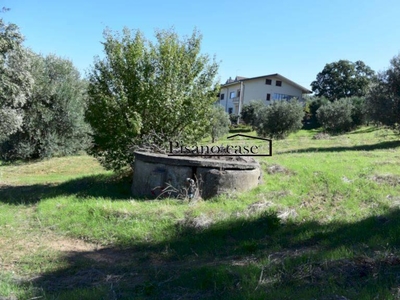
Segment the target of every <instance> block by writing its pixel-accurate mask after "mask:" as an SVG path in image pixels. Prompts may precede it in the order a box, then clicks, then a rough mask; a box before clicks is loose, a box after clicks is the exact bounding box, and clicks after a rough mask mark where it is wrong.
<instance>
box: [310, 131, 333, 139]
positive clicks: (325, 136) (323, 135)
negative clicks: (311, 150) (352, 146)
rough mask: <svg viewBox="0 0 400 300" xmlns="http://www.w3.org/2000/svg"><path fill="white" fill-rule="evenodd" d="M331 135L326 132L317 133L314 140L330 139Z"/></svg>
mask: <svg viewBox="0 0 400 300" xmlns="http://www.w3.org/2000/svg"><path fill="white" fill-rule="evenodd" d="M330 138H331V136H330V135H329V134H327V133H325V132H320V133H317V134H316V135H314V136H313V137H312V139H313V140H329V139H330Z"/></svg>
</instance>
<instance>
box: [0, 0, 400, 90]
mask: <svg viewBox="0 0 400 300" xmlns="http://www.w3.org/2000/svg"><path fill="white" fill-rule="evenodd" d="M0 6H1V7H8V8H10V9H11V10H10V11H9V12H7V13H5V14H2V17H3V18H4V19H5V20H6V21H8V22H12V23H15V24H17V25H18V26H19V27H20V30H21V32H22V34H23V35H24V36H25V38H26V41H25V45H26V46H28V47H30V48H31V49H32V50H34V51H35V52H40V53H43V54H49V53H55V54H57V55H59V56H61V57H64V58H68V59H71V60H72V61H73V62H74V64H75V66H76V67H77V68H78V69H79V70H80V71H81V72H82V73H83V74H84V72H85V70H88V69H89V68H90V66H91V65H92V63H93V57H94V56H96V55H99V56H100V57H101V56H102V53H103V52H102V51H103V50H102V45H101V41H103V36H102V33H103V30H104V29H105V28H106V27H109V28H110V29H112V30H115V31H121V30H122V29H123V27H128V28H130V29H140V30H141V31H142V32H143V33H144V34H145V36H146V37H148V38H152V37H153V34H154V29H157V28H158V29H168V28H171V27H174V28H175V30H176V32H178V34H180V35H189V34H191V33H192V31H193V29H194V28H197V29H198V30H199V31H200V32H201V33H202V34H203V44H202V45H203V46H202V51H203V53H207V54H210V56H211V57H212V56H213V55H215V56H216V59H217V61H220V62H221V63H220V70H219V76H220V80H221V82H225V80H226V79H227V78H228V77H229V76H231V77H232V78H233V77H235V76H236V75H240V76H245V77H253V76H260V75H266V74H271V73H280V74H281V75H283V76H285V77H288V78H289V79H291V80H293V81H295V82H297V83H299V84H301V85H303V86H305V87H306V88H309V87H310V83H311V82H312V81H313V80H314V79H315V77H316V75H317V73H318V72H320V71H321V70H322V69H323V67H324V66H325V64H326V63H330V62H333V61H337V60H339V59H347V60H350V61H356V60H362V61H364V62H365V63H366V64H367V65H369V66H370V67H371V68H372V69H374V70H375V71H381V70H384V69H385V68H387V67H388V66H389V61H390V59H391V58H392V57H393V56H395V55H397V54H399V51H400V30H399V28H400V18H399V17H398V13H399V11H400V1H398V0H380V1H378V0H363V1H360V0H330V1H328V0H319V1H318V0H312V1H311V0H302V1H300V0H280V1H276V0H275V1H271V0H263V1H260V0H254V1H236V0H231V1H218V0H215V1H208V0H207V1H205V0H203V1H189V0H186V1H180V0H179V1H174V0H170V1H158V0H157V1H156V0H147V1H134V0H132V1H127V0H114V1H103V0H97V1H91V0H86V1H76V0H69V1H55V0H52V1H48V0H0Z"/></svg>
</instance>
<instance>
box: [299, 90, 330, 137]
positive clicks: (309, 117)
mask: <svg viewBox="0 0 400 300" xmlns="http://www.w3.org/2000/svg"><path fill="white" fill-rule="evenodd" d="M328 102H329V100H328V98H325V97H312V98H310V99H309V100H308V101H307V102H306V105H305V107H304V111H305V120H304V122H305V123H306V124H305V126H304V127H306V129H312V128H318V127H321V124H320V123H319V122H318V119H317V110H318V109H319V108H320V107H321V106H322V105H324V104H326V103H328Z"/></svg>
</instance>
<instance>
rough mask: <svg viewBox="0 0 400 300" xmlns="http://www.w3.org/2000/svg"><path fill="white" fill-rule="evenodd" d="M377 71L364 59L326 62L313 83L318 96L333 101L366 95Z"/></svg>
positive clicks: (313, 88)
mask: <svg viewBox="0 0 400 300" xmlns="http://www.w3.org/2000/svg"><path fill="white" fill-rule="evenodd" d="M374 74H375V72H374V71H373V70H372V69H371V68H370V67H368V66H367V65H366V64H365V63H364V62H362V61H360V60H359V61H356V62H355V63H353V62H350V61H348V60H339V61H337V62H333V63H329V64H326V65H325V67H324V69H323V70H322V71H321V72H320V73H318V74H317V78H316V80H315V81H313V82H312V83H311V88H312V91H313V92H314V93H315V95H316V96H323V97H326V98H328V99H329V100H331V101H334V100H337V99H340V98H347V97H352V96H358V97H361V96H365V95H366V94H367V92H368V86H369V85H370V83H371V80H372V78H373V76H374Z"/></svg>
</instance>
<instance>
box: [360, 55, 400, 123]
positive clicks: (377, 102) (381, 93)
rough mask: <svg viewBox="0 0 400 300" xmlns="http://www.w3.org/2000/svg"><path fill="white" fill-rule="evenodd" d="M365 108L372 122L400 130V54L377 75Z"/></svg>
mask: <svg viewBox="0 0 400 300" xmlns="http://www.w3.org/2000/svg"><path fill="white" fill-rule="evenodd" d="M367 107H368V111H369V115H370V118H371V119H372V121H374V122H376V123H380V124H383V125H386V126H390V127H392V128H394V129H398V130H400V54H399V55H397V56H395V57H393V58H392V60H391V61H390V67H389V68H388V69H387V70H386V71H384V72H381V73H379V74H378V76H377V79H376V81H375V82H374V84H373V85H372V88H371V90H370V92H369V94H368V96H367Z"/></svg>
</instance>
